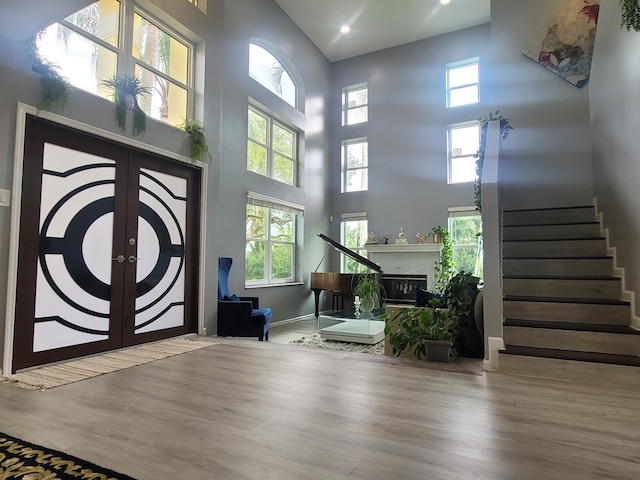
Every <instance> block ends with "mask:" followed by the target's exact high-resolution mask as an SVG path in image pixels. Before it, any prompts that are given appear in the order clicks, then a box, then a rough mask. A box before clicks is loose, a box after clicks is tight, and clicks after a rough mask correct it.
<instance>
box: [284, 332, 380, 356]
mask: <svg viewBox="0 0 640 480" xmlns="http://www.w3.org/2000/svg"><path fill="white" fill-rule="evenodd" d="M289 343H293V344H297V345H304V346H305V347H313V348H326V349H328V350H342V351H348V352H359V353H372V354H374V355H382V354H383V353H384V341H380V342H378V343H376V344H374V345H367V344H364V343H351V342H334V341H333V340H326V339H324V338H322V337H321V336H320V335H319V334H317V333H313V334H311V335H308V336H306V337H302V338H299V339H297V340H291V341H290V342H289Z"/></svg>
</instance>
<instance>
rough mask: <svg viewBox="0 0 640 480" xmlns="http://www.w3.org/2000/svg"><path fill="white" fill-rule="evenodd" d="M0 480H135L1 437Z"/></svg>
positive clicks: (44, 449)
mask: <svg viewBox="0 0 640 480" xmlns="http://www.w3.org/2000/svg"><path fill="white" fill-rule="evenodd" d="M0 478H7V479H8V478H15V479H23V480H40V479H46V480H70V479H74V480H78V479H87V480H88V479H94V480H96V479H103V480H135V479H134V478H133V477H130V476H128V475H123V474H122V473H118V472H114V471H113V470H109V469H107V468H102V467H99V466H97V465H94V464H93V463H91V462H87V461H85V460H81V459H79V458H77V457H74V456H72V455H68V454H66V453H63V452H59V451H57V450H51V449H50V448H45V447H41V446H40V445H35V444H32V443H28V442H24V441H22V440H19V439H17V438H13V437H10V436H9V435H7V434H5V433H0Z"/></svg>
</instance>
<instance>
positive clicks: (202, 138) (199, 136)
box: [179, 119, 213, 162]
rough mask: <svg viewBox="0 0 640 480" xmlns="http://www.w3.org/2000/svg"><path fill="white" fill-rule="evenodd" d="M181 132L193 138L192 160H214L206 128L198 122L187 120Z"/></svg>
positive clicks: (181, 126)
mask: <svg viewBox="0 0 640 480" xmlns="http://www.w3.org/2000/svg"><path fill="white" fill-rule="evenodd" d="M179 128H180V130H181V131H183V132H185V133H187V134H189V135H190V136H191V160H192V161H193V162H197V161H203V162H209V161H211V159H212V158H213V156H212V155H211V152H210V151H209V145H208V144H207V138H206V135H205V131H204V127H203V126H202V123H200V122H199V121H198V120H189V119H185V120H184V122H182V125H180V127H179Z"/></svg>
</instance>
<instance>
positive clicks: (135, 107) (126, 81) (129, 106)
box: [102, 75, 149, 135]
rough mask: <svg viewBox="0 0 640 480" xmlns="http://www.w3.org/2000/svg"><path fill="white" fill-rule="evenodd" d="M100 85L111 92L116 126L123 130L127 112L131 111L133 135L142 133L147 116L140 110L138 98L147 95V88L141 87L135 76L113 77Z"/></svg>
mask: <svg viewBox="0 0 640 480" xmlns="http://www.w3.org/2000/svg"><path fill="white" fill-rule="evenodd" d="M102 85H104V86H105V87H107V88H109V89H111V90H112V95H113V101H114V102H115V104H116V119H117V121H118V126H119V127H120V128H121V129H122V130H125V127H126V121H127V111H128V110H131V111H132V112H133V134H134V135H138V134H140V133H143V132H144V131H145V130H146V128H147V115H146V114H145V113H144V111H143V110H142V108H140V104H139V103H138V96H140V95H148V94H149V88H148V87H145V86H143V85H142V83H141V81H140V79H139V78H138V77H136V76H135V75H114V76H113V77H111V78H109V79H107V80H103V81H102Z"/></svg>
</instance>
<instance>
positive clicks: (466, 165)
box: [447, 122, 480, 183]
mask: <svg viewBox="0 0 640 480" xmlns="http://www.w3.org/2000/svg"><path fill="white" fill-rule="evenodd" d="M447 137H448V139H447V140H448V141H447V144H448V148H447V150H448V151H447V156H448V163H449V168H448V171H449V183H464V182H473V181H474V180H475V179H476V158H475V155H476V153H477V152H478V144H479V143H480V125H479V124H478V123H477V122H472V123H460V124H456V125H449V126H448V127H447Z"/></svg>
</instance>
